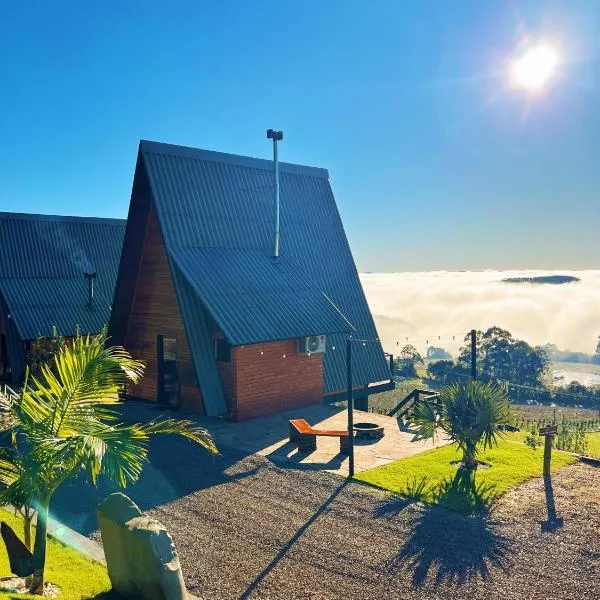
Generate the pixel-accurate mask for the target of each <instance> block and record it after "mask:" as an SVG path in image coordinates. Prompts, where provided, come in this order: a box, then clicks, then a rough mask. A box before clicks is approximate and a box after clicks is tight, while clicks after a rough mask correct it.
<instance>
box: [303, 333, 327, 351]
mask: <svg viewBox="0 0 600 600" xmlns="http://www.w3.org/2000/svg"><path fill="white" fill-rule="evenodd" d="M326 341H327V340H326V337H325V336H324V335H309V336H308V337H304V338H300V339H299V340H298V352H300V353H301V354H322V353H323V352H325V343H326Z"/></svg>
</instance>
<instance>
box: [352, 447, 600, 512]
mask: <svg viewBox="0 0 600 600" xmlns="http://www.w3.org/2000/svg"><path fill="white" fill-rule="evenodd" d="M599 442H600V440H599ZM460 459H461V454H460V453H459V452H457V451H456V448H455V446H444V447H442V448H437V449H435V450H429V451H428V452H423V453H422V454H418V455H417V456H412V457H410V458H404V459H401V460H398V461H396V462H393V463H390V464H388V465H384V466H381V467H376V468H374V469H371V470H369V471H364V472H363V473H359V474H358V475H357V476H356V479H357V480H359V481H363V482H365V483H368V484H370V485H374V486H377V487H380V488H383V489H385V490H389V491H391V492H395V493H398V494H400V495H402V496H407V497H410V498H413V499H415V500H420V501H422V502H427V503H429V504H439V505H440V506H444V507H446V508H450V509H452V510H456V511H458V512H462V513H472V512H475V511H477V510H481V509H482V508H484V507H485V506H488V505H489V504H490V503H491V502H492V501H493V500H494V499H495V498H497V497H498V496H500V495H501V494H502V493H504V492H505V491H507V490H508V489H509V488H511V487H513V486H515V485H518V484H520V483H523V482H524V481H526V480H527V479H530V478H531V477H536V476H540V475H541V474H542V466H543V450H542V449H541V448H538V449H537V450H533V449H532V448H529V447H528V446H526V445H525V444H521V443H519V442H515V441H512V440H510V439H504V440H502V441H501V442H500V444H499V445H498V446H497V447H496V448H493V449H492V450H487V451H485V452H482V453H481V455H480V456H479V460H480V461H483V462H484V463H486V464H487V465H489V468H479V469H477V472H476V473H475V476H474V478H470V477H469V476H468V475H466V474H465V472H464V471H462V470H459V469H457V467H456V464H452V463H453V462H456V461H459V460H460ZM575 460H576V457H574V456H572V455H570V454H567V453H564V452H560V451H558V450H555V451H554V452H553V453H552V468H553V470H556V469H559V468H560V467H564V466H565V465H568V464H571V463H573V462H575Z"/></svg>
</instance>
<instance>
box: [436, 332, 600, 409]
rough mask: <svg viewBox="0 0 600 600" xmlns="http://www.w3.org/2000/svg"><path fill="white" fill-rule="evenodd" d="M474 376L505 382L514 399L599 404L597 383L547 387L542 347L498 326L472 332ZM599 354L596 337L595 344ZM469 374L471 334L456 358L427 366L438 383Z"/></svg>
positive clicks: (546, 363) (545, 354)
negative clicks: (474, 358) (474, 336)
mask: <svg viewBox="0 0 600 600" xmlns="http://www.w3.org/2000/svg"><path fill="white" fill-rule="evenodd" d="M476 342H477V355H476V360H477V377H478V379H480V380H482V381H493V382H497V383H500V384H501V385H503V386H505V388H506V390H507V392H508V394H509V396H510V398H511V400H513V401H514V402H540V403H552V402H556V403H560V404H563V405H577V406H584V407H590V408H595V407H597V406H599V405H600V386H598V387H596V388H588V387H585V386H583V385H581V384H579V383H576V382H572V383H570V384H569V385H567V386H564V387H556V388H555V387H552V388H549V387H548V386H547V385H546V383H545V381H544V375H545V374H546V373H547V370H548V367H549V366H550V357H549V355H548V352H547V351H546V349H545V348H544V347H541V346H535V347H534V346H531V345H530V344H528V343H527V342H525V341H523V340H519V339H516V338H514V337H513V336H512V335H511V333H510V332H509V331H507V330H505V329H501V328H499V327H490V328H489V329H487V330H486V331H477V332H476ZM596 355H599V356H600V340H599V342H598V347H597V348H596ZM470 376H471V335H470V333H469V334H467V335H466V336H465V339H464V344H463V346H462V347H461V348H460V351H459V355H458V358H457V360H456V361H453V360H450V359H443V360H438V361H436V362H432V363H430V364H429V365H428V366H427V378H428V379H429V382H430V383H431V384H432V385H434V386H436V387H438V386H443V385H447V384H449V383H453V382H455V381H459V380H464V379H465V378H469V377H470Z"/></svg>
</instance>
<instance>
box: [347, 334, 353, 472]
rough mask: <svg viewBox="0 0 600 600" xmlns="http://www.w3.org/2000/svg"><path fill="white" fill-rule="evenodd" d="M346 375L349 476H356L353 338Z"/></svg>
mask: <svg viewBox="0 0 600 600" xmlns="http://www.w3.org/2000/svg"><path fill="white" fill-rule="evenodd" d="M346 376H347V381H348V436H349V438H350V439H349V440H348V441H349V442H350V444H349V451H350V452H349V458H348V478H349V479H352V478H353V477H354V399H353V398H352V340H351V339H350V338H348V339H347V340H346Z"/></svg>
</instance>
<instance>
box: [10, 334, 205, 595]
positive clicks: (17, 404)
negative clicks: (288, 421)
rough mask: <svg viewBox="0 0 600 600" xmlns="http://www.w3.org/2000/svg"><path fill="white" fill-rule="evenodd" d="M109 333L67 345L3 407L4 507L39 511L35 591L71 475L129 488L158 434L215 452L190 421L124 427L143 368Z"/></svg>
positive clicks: (38, 590)
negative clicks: (55, 498)
mask: <svg viewBox="0 0 600 600" xmlns="http://www.w3.org/2000/svg"><path fill="white" fill-rule="evenodd" d="M105 342H106V335H105V334H100V335H98V336H95V337H85V338H84V337H81V336H78V337H77V338H75V339H74V340H73V342H72V343H70V344H65V345H64V346H63V347H62V348H61V350H60V351H59V352H58V354H56V355H55V356H54V357H53V359H52V362H51V364H45V365H43V366H42V367H41V370H40V377H39V379H38V378H35V377H31V378H30V379H29V377H26V381H25V386H24V387H23V390H22V392H21V394H20V396H19V398H18V399H17V400H12V401H11V400H6V401H4V402H3V403H1V404H0V425H1V426H2V427H3V428H5V429H10V430H11V431H12V439H13V446H12V448H8V449H3V450H2V451H1V452H0V484H1V485H2V489H1V490H0V502H11V501H13V500H14V499H15V498H16V499H19V500H20V501H21V503H24V504H28V505H30V506H33V507H34V508H35V509H36V511H37V515H38V517H37V528H36V534H35V541H34V548H33V563H34V574H33V578H32V580H31V585H30V592H31V593H36V594H40V593H43V590H44V569H45V564H46V528H47V519H48V510H49V506H50V500H51V498H52V495H53V494H54V492H55V491H56V489H57V488H58V487H59V486H60V485H61V484H62V483H63V482H64V481H65V480H66V479H68V478H69V477H72V476H73V475H75V474H76V473H78V472H81V471H87V472H88V473H89V474H90V475H91V478H92V482H93V483H94V484H95V483H96V481H97V478H98V476H99V475H100V474H103V475H105V476H107V477H108V478H109V479H110V480H112V481H113V482H115V483H116V484H118V485H119V486H122V487H125V486H127V485H128V484H131V483H134V482H135V481H137V479H138V478H139V476H140V474H141V472H142V468H143V466H144V463H145V462H146V460H147V458H148V442H149V438H150V437H151V436H152V435H157V434H162V433H164V434H178V435H182V436H185V437H187V438H188V439H190V440H191V441H193V442H195V443H197V444H200V445H201V446H203V447H204V448H205V449H206V450H208V451H209V452H212V453H216V452H217V450H216V447H215V445H214V443H213V440H212V438H211V437H210V435H209V434H208V432H207V431H206V430H205V429H203V428H201V427H199V426H197V425H195V424H194V423H193V422H191V421H185V420H177V419H157V420H153V421H150V422H147V423H141V424H133V425H126V424H124V423H122V422H121V421H120V415H119V413H118V412H116V411H115V410H113V408H114V407H115V406H117V405H119V404H120V403H121V399H120V394H121V393H122V391H123V388H124V386H125V384H127V383H128V382H137V381H139V379H140V378H141V376H142V373H143V365H142V363H140V362H139V361H135V360H133V359H132V358H131V356H130V355H129V354H128V353H127V352H126V351H125V350H124V349H123V348H120V347H108V348H107V347H106V344H105Z"/></svg>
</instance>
